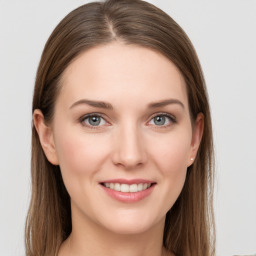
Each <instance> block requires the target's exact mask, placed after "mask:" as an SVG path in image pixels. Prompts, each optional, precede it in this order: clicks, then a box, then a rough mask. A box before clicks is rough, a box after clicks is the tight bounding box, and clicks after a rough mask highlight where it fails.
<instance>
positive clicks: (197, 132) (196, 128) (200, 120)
mask: <svg viewBox="0 0 256 256" xmlns="http://www.w3.org/2000/svg"><path fill="white" fill-rule="evenodd" d="M203 132H204V115H203V114H202V113H199V114H198V115H197V117H196V121H195V123H194V124H193V127H192V140H191V150H190V155H189V159H188V166H190V165H192V164H193V162H194V160H195V158H196V155H197V151H198V149H199V146H200V143H201V140H202V136H203Z"/></svg>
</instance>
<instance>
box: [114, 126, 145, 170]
mask: <svg viewBox="0 0 256 256" xmlns="http://www.w3.org/2000/svg"><path fill="white" fill-rule="evenodd" d="M115 136H116V138H115V141H116V148H115V152H114V162H115V164H121V165H123V166H124V167H125V168H128V169H129V168H133V167H136V166H138V165H141V164H143V163H144V162H145V161H146V152H145V148H144V143H143V136H142V132H141V129H140V127H139V126H138V125H137V124H136V123H132V122H127V123H123V124H121V125H120V126H119V127H118V129H117V132H116V134H115Z"/></svg>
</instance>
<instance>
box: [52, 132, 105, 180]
mask: <svg viewBox="0 0 256 256" xmlns="http://www.w3.org/2000/svg"><path fill="white" fill-rule="evenodd" d="M99 137H101V136H97V135H96V136H91V135H88V134H85V133H81V132H80V133H78V132H77V133H75V132H74V131H73V132H68V131H67V132H65V131H63V132H62V133H59V134H58V136H57V137H56V140H55V141H56V143H55V144H56V149H57V155H58V159H59V163H60V168H61V171H62V173H63V175H69V174H70V175H75V177H76V176H80V175H90V174H92V173H95V172H97V171H98V170H99V168H100V167H99V166H100V163H101V162H102V161H103V159H104V158H105V155H106V146H105V145H106V143H104V141H105V140H104V138H99Z"/></svg>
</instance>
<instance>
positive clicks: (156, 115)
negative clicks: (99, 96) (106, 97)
mask: <svg viewBox="0 0 256 256" xmlns="http://www.w3.org/2000/svg"><path fill="white" fill-rule="evenodd" d="M158 116H161V117H167V118H168V119H169V120H170V123H171V124H167V125H161V126H158V125H152V126H155V127H156V128H160V129H161V128H168V127H169V126H171V125H172V124H175V123H177V120H176V118H175V117H174V116H173V115H170V114H168V113H165V112H160V113H156V114H154V115H153V116H152V117H151V118H150V121H152V120H153V119H154V118H155V117H158ZM89 117H99V118H102V119H103V120H104V121H105V122H106V123H108V122H107V121H106V120H105V118H104V117H103V115H102V114H100V113H90V114H87V115H85V116H83V117H81V118H80V119H79V122H80V123H81V124H82V125H83V126H86V127H88V128H90V129H100V128H101V127H102V125H101V126H93V125H90V124H86V123H85V120H86V119H88V118H89ZM150 121H149V122H150ZM150 126H151V125H150Z"/></svg>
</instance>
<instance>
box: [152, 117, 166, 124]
mask: <svg viewBox="0 0 256 256" xmlns="http://www.w3.org/2000/svg"><path fill="white" fill-rule="evenodd" d="M154 122H155V124H156V125H163V124H164V123H165V117H164V116H156V117H155V118H154Z"/></svg>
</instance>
